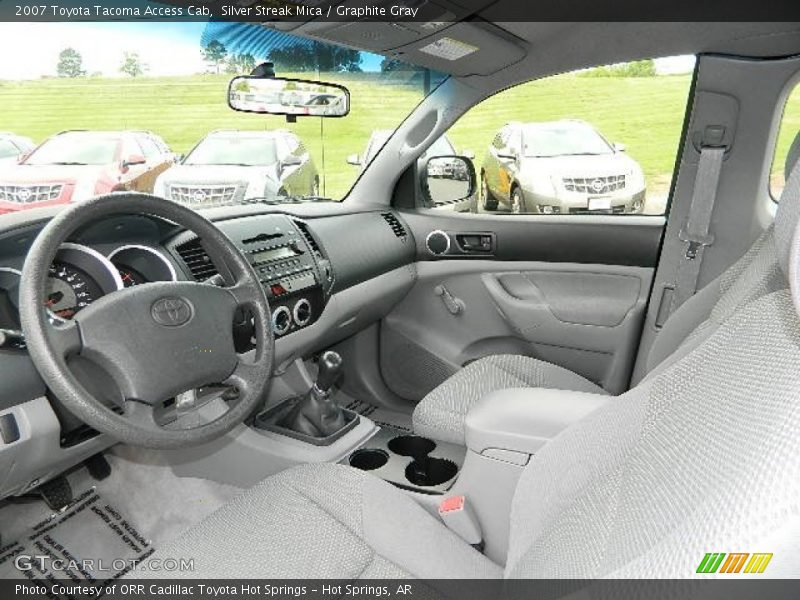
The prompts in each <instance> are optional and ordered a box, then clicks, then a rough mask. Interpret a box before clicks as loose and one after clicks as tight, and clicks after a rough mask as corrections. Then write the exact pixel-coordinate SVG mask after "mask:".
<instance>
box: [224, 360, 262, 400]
mask: <svg viewBox="0 0 800 600" xmlns="http://www.w3.org/2000/svg"><path fill="white" fill-rule="evenodd" d="M263 373H264V366H263V365H260V364H258V363H249V362H245V361H244V360H242V359H241V358H240V359H239V362H238V363H236V368H235V369H234V371H233V373H231V374H230V375H229V376H228V378H227V379H226V380H225V381H223V382H222V384H223V385H228V386H231V387H235V388H236V389H237V390H239V393H240V394H243V393H245V392H246V391H248V388H249V386H250V385H251V382H252V381H258V379H259V378H260V377H262V376H263Z"/></svg>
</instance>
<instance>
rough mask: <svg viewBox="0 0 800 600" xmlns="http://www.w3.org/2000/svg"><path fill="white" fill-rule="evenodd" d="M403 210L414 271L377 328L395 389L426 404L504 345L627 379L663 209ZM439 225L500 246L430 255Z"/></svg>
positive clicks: (614, 386)
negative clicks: (646, 214)
mask: <svg viewBox="0 0 800 600" xmlns="http://www.w3.org/2000/svg"><path fill="white" fill-rule="evenodd" d="M402 216H403V218H404V219H405V221H406V223H408V224H409V225H410V228H411V230H412V232H413V233H414V236H415V238H416V240H417V244H418V278H417V282H416V283H415V285H414V288H413V289H412V290H411V292H409V294H408V296H406V298H405V299H404V300H403V301H402V302H401V303H400V304H399V305H398V306H397V307H395V309H394V310H393V311H392V312H391V313H390V314H389V315H388V316H387V317H386V319H384V321H383V323H382V326H381V371H382V374H383V376H384V379H385V381H386V383H387V385H388V386H389V388H390V389H391V390H392V391H393V392H395V393H396V394H398V395H399V396H401V397H404V398H406V399H409V400H412V401H418V400H420V399H421V398H422V397H424V396H425V394H427V393H428V392H429V391H431V390H432V389H433V388H434V387H436V386H437V385H439V384H440V383H442V382H443V381H444V380H445V379H446V378H447V377H449V376H450V375H452V374H453V373H455V372H456V371H457V370H458V369H460V368H461V367H462V366H464V365H465V364H467V363H469V362H470V361H473V360H476V359H478V358H481V357H483V356H487V355H490V354H503V353H510V354H523V355H526V356H531V357H536V358H539V359H541V360H545V361H548V362H552V363H555V364H558V365H561V366H563V367H565V368H567V369H570V370H572V371H575V372H576V373H578V374H580V375H582V376H584V377H586V378H587V379H589V380H591V381H593V382H595V383H597V384H598V385H601V386H602V387H604V388H605V389H606V390H608V391H609V392H611V393H620V392H622V391H624V390H625V389H626V388H627V386H628V382H629V380H630V374H631V369H632V365H633V360H634V356H635V353H636V349H637V346H638V340H639V336H640V333H641V327H642V322H643V318H644V313H645V309H646V306H647V299H648V295H649V292H650V287H651V281H652V277H653V265H654V261H655V256H656V255H657V250H658V245H659V241H660V237H661V231H662V229H663V224H664V220H663V218H660V217H655V218H643V217H594V218H588V219H587V217H585V216H580V217H561V218H555V219H554V218H553V217H519V216H516V217H510V218H507V219H500V218H496V217H482V216H480V215H449V216H441V217H432V216H430V213H426V214H423V213H420V212H416V211H408V212H404V213H402ZM590 221H592V223H590ZM590 224H591V225H593V226H592V227H589V225H590ZM435 229H439V230H441V231H446V232H452V236H451V237H452V239H453V240H454V243H453V246H455V245H456V243H455V240H456V239H457V238H458V237H459V234H458V232H459V231H460V232H462V234H463V233H467V232H478V231H479V232H490V231H491V233H492V234H493V235H494V244H495V248H494V249H493V255H492V256H490V257H486V256H474V257H471V256H469V255H464V254H463V253H461V254H453V255H445V256H443V257H434V256H432V255H431V254H430V253H429V252H428V251H427V249H426V247H425V238H426V237H427V235H428V233H429V232H430V231H433V230H435ZM590 232H591V234H590ZM420 240H421V242H420ZM420 245H421V248H420ZM636 263H638V264H636Z"/></svg>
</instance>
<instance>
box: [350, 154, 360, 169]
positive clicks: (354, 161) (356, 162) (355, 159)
mask: <svg viewBox="0 0 800 600" xmlns="http://www.w3.org/2000/svg"><path fill="white" fill-rule="evenodd" d="M347 164H348V165H353V166H354V167H360V166H361V157H360V156H359V155H358V154H351V155H350V156H348V157H347Z"/></svg>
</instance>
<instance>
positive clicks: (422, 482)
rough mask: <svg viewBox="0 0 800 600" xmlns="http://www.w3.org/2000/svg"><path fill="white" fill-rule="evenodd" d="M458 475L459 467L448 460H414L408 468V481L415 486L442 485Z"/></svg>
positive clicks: (427, 458)
mask: <svg viewBox="0 0 800 600" xmlns="http://www.w3.org/2000/svg"><path fill="white" fill-rule="evenodd" d="M457 474H458V466H457V465H456V463H454V462H453V461H452V460H447V459H446V458H429V457H425V458H424V459H422V460H417V459H414V460H413V461H412V462H411V464H410V465H408V466H407V467H406V479H408V480H409V481H410V482H411V483H413V484H414V485H418V486H420V487H428V486H434V485H441V484H443V483H445V482H447V481H450V480H451V479H452V478H453V477H455V476H456V475H457Z"/></svg>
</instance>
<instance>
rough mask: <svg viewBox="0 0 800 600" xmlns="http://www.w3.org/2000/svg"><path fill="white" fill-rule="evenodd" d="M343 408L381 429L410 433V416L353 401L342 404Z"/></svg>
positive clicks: (360, 401)
mask: <svg viewBox="0 0 800 600" xmlns="http://www.w3.org/2000/svg"><path fill="white" fill-rule="evenodd" d="M344 407H345V408H346V409H348V410H352V411H353V412H357V413H358V414H360V415H361V416H363V417H367V418H369V419H370V420H372V421H373V422H375V424H377V425H380V426H381V427H393V428H394V429H400V430H401V431H406V432H410V431H411V415H409V414H407V413H403V412H400V411H396V410H389V409H388V408H381V407H380V406H375V405H374V404H369V403H367V402H364V401H362V400H354V399H350V402H349V403H348V404H344Z"/></svg>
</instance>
